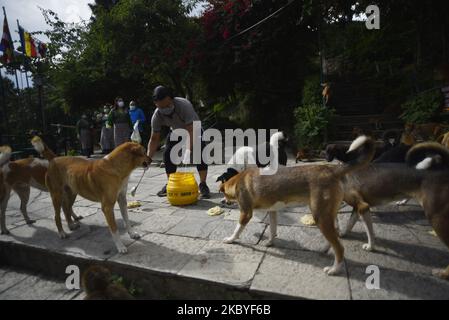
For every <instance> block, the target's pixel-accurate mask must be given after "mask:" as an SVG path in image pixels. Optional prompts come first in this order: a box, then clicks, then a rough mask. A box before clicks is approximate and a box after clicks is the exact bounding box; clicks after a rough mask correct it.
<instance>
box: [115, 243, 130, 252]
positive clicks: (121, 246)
mask: <svg viewBox="0 0 449 320" xmlns="http://www.w3.org/2000/svg"><path fill="white" fill-rule="evenodd" d="M117 251H118V253H120V254H125V253H128V249H127V248H126V247H125V246H124V245H123V244H122V245H119V246H117Z"/></svg>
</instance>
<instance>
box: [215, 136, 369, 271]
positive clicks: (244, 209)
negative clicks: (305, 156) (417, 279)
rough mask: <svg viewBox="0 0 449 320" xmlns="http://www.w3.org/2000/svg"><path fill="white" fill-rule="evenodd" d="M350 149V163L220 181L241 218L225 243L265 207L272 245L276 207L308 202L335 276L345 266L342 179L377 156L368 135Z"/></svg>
mask: <svg viewBox="0 0 449 320" xmlns="http://www.w3.org/2000/svg"><path fill="white" fill-rule="evenodd" d="M348 152H350V153H351V152H354V153H357V154H358V157H357V158H356V159H355V160H354V161H351V162H350V163H349V164H347V165H328V164H326V165H310V166H297V167H288V168H287V167H283V168H279V169H278V171H277V172H276V173H275V174H272V175H266V174H264V173H263V170H265V169H261V170H259V169H254V168H251V169H248V170H245V171H243V172H241V173H239V174H238V175H236V176H234V177H232V178H231V179H230V180H228V181H227V182H225V183H223V184H221V186H220V191H221V192H223V193H224V195H225V197H226V199H227V200H228V201H237V202H238V204H239V207H240V220H239V224H238V225H237V227H236V229H235V231H234V233H233V234H232V236H230V237H228V238H225V239H224V242H225V243H232V242H233V241H235V240H236V239H238V238H239V236H240V234H241V233H242V231H243V229H244V228H245V226H246V225H247V224H248V222H249V221H250V220H251V217H252V215H253V210H255V209H265V210H267V211H268V212H269V214H270V239H269V243H268V244H269V245H271V244H272V243H273V240H274V238H275V237H276V232H277V231H276V228H277V215H276V214H277V210H279V209H281V208H282V207H285V206H286V205H287V204H308V205H309V206H310V210H311V211H312V215H313V217H314V219H315V221H316V222H317V224H318V227H319V228H320V230H321V232H322V233H323V235H324V236H325V238H326V239H327V240H328V241H329V243H330V245H331V246H332V248H333V250H334V252H335V261H334V264H333V266H330V267H326V268H325V269H324V271H325V272H326V273H327V274H329V275H333V274H336V273H338V272H340V271H341V269H342V267H343V252H344V249H343V246H342V245H341V243H340V241H339V239H338V234H337V231H336V229H335V219H336V216H337V211H338V209H339V207H340V204H341V202H342V200H343V196H344V192H343V188H342V184H341V180H342V178H343V177H344V176H345V175H346V174H348V173H350V172H353V171H354V170H357V169H359V168H361V167H364V166H366V165H368V163H369V162H370V161H371V159H372V158H373V155H374V141H373V140H372V139H370V138H368V137H366V136H361V137H359V138H357V139H356V140H355V141H354V142H353V143H352V144H351V146H350V148H349V151H348Z"/></svg>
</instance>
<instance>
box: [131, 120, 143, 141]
mask: <svg viewBox="0 0 449 320" xmlns="http://www.w3.org/2000/svg"><path fill="white" fill-rule="evenodd" d="M139 121H140V120H137V121H136V123H135V124H134V130H133V133H132V134H131V141H133V142H137V143H141V142H142V138H141V137H140V132H139Z"/></svg>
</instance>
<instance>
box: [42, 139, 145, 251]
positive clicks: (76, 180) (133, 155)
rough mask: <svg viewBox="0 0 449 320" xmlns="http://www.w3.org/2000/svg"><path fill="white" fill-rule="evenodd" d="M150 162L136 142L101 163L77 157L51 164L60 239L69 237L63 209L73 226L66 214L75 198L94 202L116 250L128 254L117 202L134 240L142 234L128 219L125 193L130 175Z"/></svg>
mask: <svg viewBox="0 0 449 320" xmlns="http://www.w3.org/2000/svg"><path fill="white" fill-rule="evenodd" d="M149 161H150V159H149V158H148V157H147V156H146V154H145V149H144V147H142V146H141V145H139V144H137V143H134V142H127V143H124V144H122V145H120V146H119V147H117V148H116V149H115V150H114V151H112V152H111V153H110V154H109V155H107V156H106V157H104V158H103V159H99V160H86V159H83V158H78V157H58V158H55V159H53V160H52V161H50V164H49V167H48V171H47V177H46V184H47V187H48V190H49V191H50V194H51V198H52V201H53V206H54V209H55V222H56V227H57V228H58V232H59V236H60V237H61V238H62V239H63V238H66V237H67V235H66V233H65V232H64V229H63V228H62V223H61V206H62V207H63V208H64V209H65V210H64V214H65V217H66V220H67V221H68V223H69V228H70V225H71V224H73V221H72V220H71V216H70V215H67V212H70V209H71V207H72V206H73V203H74V201H75V198H76V195H77V194H79V195H80V196H82V197H83V198H86V199H88V200H91V201H95V202H100V203H101V209H102V210H103V213H104V215H105V218H106V222H107V224H108V226H109V230H110V232H111V234H112V239H113V241H114V244H115V246H116V247H117V250H118V251H119V252H120V253H126V252H127V250H126V247H125V246H124V244H123V243H122V241H121V240H120V235H119V233H118V231H117V225H116V222H115V217H114V205H115V203H116V202H118V204H119V206H120V211H121V214H122V217H123V220H124V223H125V227H126V229H127V231H128V234H129V235H130V237H131V238H133V239H138V238H140V235H139V234H138V233H136V232H135V231H133V229H132V228H131V226H130V223H129V219H128V210H127V200H126V190H127V187H128V179H129V175H130V174H131V172H132V171H133V170H134V169H136V168H137V167H139V166H144V167H145V168H146V167H147V166H148V163H149Z"/></svg>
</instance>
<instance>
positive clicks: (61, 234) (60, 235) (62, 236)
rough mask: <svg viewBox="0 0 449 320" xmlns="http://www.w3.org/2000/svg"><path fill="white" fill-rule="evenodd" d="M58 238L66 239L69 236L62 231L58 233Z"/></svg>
mask: <svg viewBox="0 0 449 320" xmlns="http://www.w3.org/2000/svg"><path fill="white" fill-rule="evenodd" d="M59 237H60V238H61V239H67V238H68V237H69V235H68V234H67V233H65V232H64V231H61V232H59Z"/></svg>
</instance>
